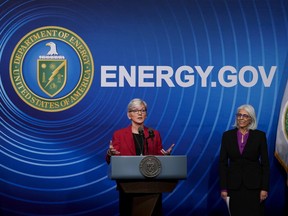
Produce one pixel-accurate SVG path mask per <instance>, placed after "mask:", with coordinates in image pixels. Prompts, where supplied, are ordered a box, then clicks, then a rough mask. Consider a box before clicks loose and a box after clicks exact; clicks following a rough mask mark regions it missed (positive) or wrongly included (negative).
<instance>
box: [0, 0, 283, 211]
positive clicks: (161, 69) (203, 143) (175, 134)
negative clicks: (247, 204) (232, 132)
mask: <svg viewBox="0 0 288 216" xmlns="http://www.w3.org/2000/svg"><path fill="white" fill-rule="evenodd" d="M0 14H1V15H0V70H1V80H0V82H1V83H0V88H1V89H0V90H1V148H0V154H1V155H0V161H1V166H0V175H1V176H0V190H1V191H0V196H1V214H2V215H38V216H39V215H117V214H118V193H117V191H116V189H115V182H113V181H111V180H109V179H108V178H107V165H106V162H105V159H104V158H105V153H106V150H107V148H108V145H109V140H110V139H111V137H112V134H113V132H114V131H115V130H116V129H119V128H122V127H125V126H127V125H128V124H129V120H128V119H127V116H126V107H127V104H128V102H129V101H130V100H131V99H132V98H135V97H139V98H143V99H144V100H145V101H146V102H147V103H148V118H147V121H146V125H147V126H149V127H153V128H155V129H157V130H159V131H160V133H161V136H162V140H163V145H164V147H165V149H166V148H168V147H169V146H170V145H171V144H172V143H175V144H176V145H175V148H174V150H173V154H175V155H187V158H188V178H187V180H183V181H180V182H179V184H178V185H177V188H176V189H175V190H174V191H173V192H172V193H169V194H164V196H163V208H164V213H165V215H199V216H203V215H227V211H226V207H225V203H224V202H223V201H222V200H221V198H220V191H219V179H218V156H219V148H220V143H221V135H222V133H223V132H224V131H225V130H228V129H231V128H232V125H233V123H234V115H235V110H236V108H237V107H238V106H239V105H242V104H244V103H249V104H252V105H253V106H254V107H255V109H256V112H257V118H258V121H259V125H258V129H260V130H263V131H265V132H266V133H267V138H268V145H269V146H268V147H269V157H270V162H271V181H270V182H271V190H270V192H269V198H268V200H267V215H279V216H280V215H287V202H288V200H287V187H286V186H285V180H286V174H285V172H284V169H283V168H282V167H281V166H280V165H279V163H278V161H277V160H275V158H274V148H275V140H276V130H277V123H278V116H279V111H280V104H281V99H282V96H283V93H284V88H285V85H286V82H287V77H288V73H287V68H288V57H287V54H288V1H286V0H263V1H260V0H258V1H252V0H251V1H246V0H230V1H225V0H214V1H212V0H204V1H203V0H190V1H183V0H170V1H164V0H160V1H152V0H151V1H150V0H145V1H144V0H140V1H115V0H114V1H112V0H108V1H107V0H97V1H77V0H75V1H74V0H72V1H68V0H57V1H56V0H49V1H48V0H47V1H46V0H36V1H30V0H27V1H20V0H19V1H3V0H2V1H0ZM45 26H57V27H59V28H63V29H68V30H70V31H71V32H74V33H76V34H77V35H78V36H79V37H81V38H82V40H83V41H84V42H85V43H86V45H87V46H88V47H89V49H90V51H91V55H92V56H93V60H94V77H93V82H92V84H91V86H90V89H89V91H88V92H87V94H86V95H85V97H84V98H83V99H82V100H81V101H80V102H79V103H77V104H76V105H75V106H72V107H70V108H68V109H66V110H63V111H59V112H47V111H43V110H42V111H41V110H38V109H35V108H34V107H31V106H30V105H29V104H28V103H26V102H24V101H23V100H22V99H21V97H19V95H18V94H17V93H16V91H15V89H14V87H13V84H12V81H11V79H10V75H11V70H10V68H9V64H10V60H11V56H12V53H13V50H14V49H15V47H16V46H17V43H18V42H19V41H20V40H21V39H22V38H23V37H24V36H25V35H26V34H28V33H29V32H32V31H34V30H35V29H37V28H42V27H45ZM43 42H46V40H44V41H43ZM47 42H48V41H47ZM36 45H39V46H40V42H39V43H36V44H35V46H36ZM62 45H63V43H62ZM58 48H59V49H60V50H61V43H60V45H59V46H58ZM39 49H40V48H39ZM62 49H63V50H62V52H65V46H62ZM66 49H69V47H68V46H66ZM33 51H34V50H33V49H32V48H31V49H30V50H29V52H27V53H26V57H25V58H26V60H27V59H29V58H30V57H31V55H32V54H33ZM68 51H69V50H68ZM68 51H67V52H68ZM45 52H46V51H45ZM45 52H44V54H45ZM59 52H60V51H59ZM67 52H66V54H67ZM72 52H73V50H72V49H71V53H72ZM71 55H72V54H71ZM71 58H72V57H71ZM26 60H25V61H26ZM27 62H28V63H27ZM73 62H74V64H72V62H71V61H70V65H68V72H67V73H68V76H69V71H70V73H71V71H74V72H75V71H76V72H75V73H79V70H76V69H77V67H78V68H79V67H80V66H79V65H80V63H79V62H77V60H76V61H73ZM25 64H26V65H25ZM25 64H24V65H23V68H22V69H23V75H25V77H26V79H27V80H30V83H33V79H34V80H36V79H35V77H36V66H35V68H34V69H31V67H29V61H26V63H25ZM27 64H28V65H27ZM35 65H36V64H35ZM74 65H75V66H74ZM75 68H76V69H75ZM107 68H109V70H107ZM77 71H78V72H77ZM125 71H126V73H125ZM134 72H135V74H134V75H135V77H132V76H131V77H132V79H131V80H132V81H131V80H129V79H124V81H123V82H121V77H122V76H124V75H123V74H126V75H127V74H133V73H134ZM75 76H76V75H75ZM75 76H72V79H73V78H75ZM77 76H78V75H77ZM109 77H110V78H109ZM161 77H162V78H163V77H164V78H165V79H164V78H163V79H161ZM70 78H71V74H70ZM133 78H135V79H133ZM77 79H78V78H77ZM77 79H76V80H77ZM68 81H69V82H68ZM68 81H67V82H68V83H71V82H70V81H71V80H68ZM34 82H36V81H34ZM74 82H76V81H74ZM72 83H73V81H72ZM34 84H35V83H34ZM74 84H75V83H74ZM36 86H37V84H36ZM30 88H31V89H32V90H33V87H32V86H30ZM65 88H66V89H65ZM65 88H64V89H63V92H64V93H65V91H69V90H70V91H71V86H69V85H67V86H66V87H65ZM67 88H68V89H67ZM34 91H35V92H37V90H36V89H35V90H34ZM37 93H38V94H42V95H41V96H42V97H46V96H45V94H43V93H41V92H37ZM47 98H49V97H47Z"/></svg>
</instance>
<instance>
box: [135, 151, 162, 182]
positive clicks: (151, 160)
mask: <svg viewBox="0 0 288 216" xmlns="http://www.w3.org/2000/svg"><path fill="white" fill-rule="evenodd" d="M161 168H162V167H161V162H160V160H159V159H158V158H156V157H155V156H146V157H144V158H143V159H142V160H141V162H140V164H139V170H140V172H141V173H142V175H143V176H145V177H148V178H153V177H156V176H158V175H159V174H160V172H161Z"/></svg>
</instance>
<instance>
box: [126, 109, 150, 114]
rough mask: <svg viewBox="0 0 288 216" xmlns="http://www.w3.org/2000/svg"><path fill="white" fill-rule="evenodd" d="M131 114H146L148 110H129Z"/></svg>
mask: <svg viewBox="0 0 288 216" xmlns="http://www.w3.org/2000/svg"><path fill="white" fill-rule="evenodd" d="M129 112H132V113H135V114H136V113H141V114H142V113H146V112H147V110H146V109H141V110H129Z"/></svg>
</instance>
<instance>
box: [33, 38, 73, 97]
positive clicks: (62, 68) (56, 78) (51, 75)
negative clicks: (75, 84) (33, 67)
mask: <svg viewBox="0 0 288 216" xmlns="http://www.w3.org/2000/svg"><path fill="white" fill-rule="evenodd" d="M46 46H49V47H50V50H49V51H48V52H47V54H46V55H45V56H39V59H38V64H37V81H38V85H39V86H40V88H41V90H42V91H43V92H44V93H46V94H47V95H48V96H50V97H54V96H55V95H57V94H58V93H59V92H60V91H61V90H62V89H63V88H64V87H65V84H66V80H67V60H66V59H65V57H64V56H61V55H58V52H57V46H56V44H55V43H54V42H49V43H46Z"/></svg>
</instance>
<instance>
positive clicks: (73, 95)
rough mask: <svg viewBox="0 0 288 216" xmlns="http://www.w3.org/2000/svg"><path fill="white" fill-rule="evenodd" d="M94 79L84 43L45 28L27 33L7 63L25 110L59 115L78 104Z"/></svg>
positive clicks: (65, 32)
mask: <svg viewBox="0 0 288 216" xmlns="http://www.w3.org/2000/svg"><path fill="white" fill-rule="evenodd" d="M93 76H94V62H93V58H92V55H91V52H90V50H89V48H88V46H87V45H86V43H85V42H84V41H83V40H82V39H81V38H80V37H79V36H78V35H77V34H75V33H74V32H72V31H70V30H68V29H65V28H62V27H58V26H45V27H41V28H37V29H34V30H33V31H31V32H29V33H27V34H26V35H25V36H24V37H23V38H22V39H21V40H20V41H19V42H18V44H17V45H16V47H15V48H14V50H13V53H12V56H11V59H10V79H11V82H12V85H13V87H14V89H15V91H16V93H17V94H18V96H19V97H20V98H21V99H22V100H23V101H24V102H25V103H26V104H28V105H29V106H31V107H33V108H35V109H38V110H41V111H45V112H59V111H62V110H66V109H69V108H71V107H73V106H75V105H76V104H77V103H79V102H80V101H81V100H82V99H83V98H84V96H85V95H86V94H87V92H88V90H89V89H90V86H91V84H92V80H93Z"/></svg>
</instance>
